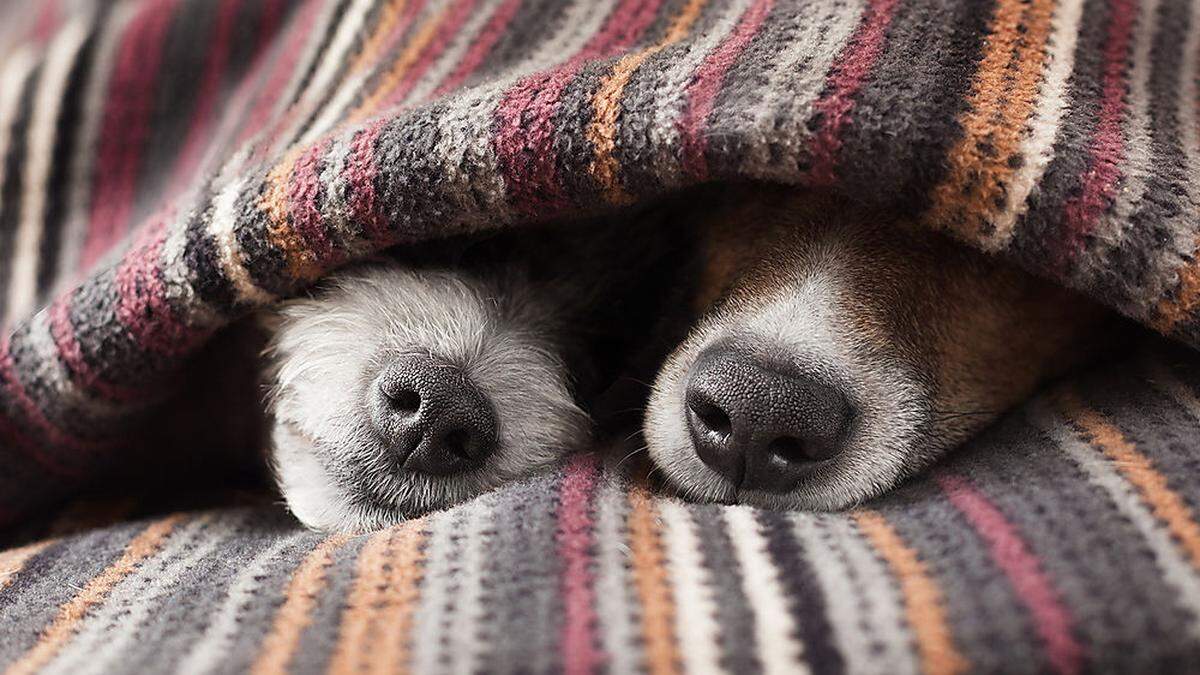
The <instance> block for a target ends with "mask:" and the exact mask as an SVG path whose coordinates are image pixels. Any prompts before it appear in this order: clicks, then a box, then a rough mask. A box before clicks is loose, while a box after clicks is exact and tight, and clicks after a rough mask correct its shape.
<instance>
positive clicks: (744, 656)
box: [692, 506, 761, 673]
mask: <svg viewBox="0 0 1200 675" xmlns="http://www.w3.org/2000/svg"><path fill="white" fill-rule="evenodd" d="M723 512H724V509H723V508H721V507H717V506H697V507H694V508H693V510H692V515H693V517H694V518H695V519H696V526H697V527H698V528H699V529H700V531H701V532H703V533H704V536H702V537H701V538H700V548H701V551H702V552H703V554H704V563H705V564H706V565H707V566H708V568H709V570H710V575H711V578H712V580H713V595H714V596H715V597H716V602H717V623H719V624H720V625H721V627H722V630H721V635H720V640H721V651H722V652H723V657H722V659H721V665H722V666H724V667H725V668H726V669H727V670H730V671H732V672H735V673H748V672H757V671H759V670H761V666H760V664H759V659H758V650H759V648H758V644H757V640H756V639H755V633H754V613H753V612H752V611H751V610H750V607H749V603H748V601H747V599H746V594H745V591H744V590H743V588H742V583H741V578H742V576H743V574H744V573H745V571H744V570H742V568H741V565H740V564H739V563H738V559H737V555H736V554H735V552H734V548H733V541H732V540H731V539H730V536H729V530H728V528H727V526H726V523H725V518H724V517H722V513H723Z"/></svg>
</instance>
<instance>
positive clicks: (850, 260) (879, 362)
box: [644, 189, 1112, 509]
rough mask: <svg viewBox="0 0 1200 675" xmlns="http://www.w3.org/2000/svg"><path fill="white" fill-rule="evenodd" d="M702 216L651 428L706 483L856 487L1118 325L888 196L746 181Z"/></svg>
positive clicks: (920, 457) (924, 457)
mask: <svg viewBox="0 0 1200 675" xmlns="http://www.w3.org/2000/svg"><path fill="white" fill-rule="evenodd" d="M696 224H697V225H698V227H697V229H698V230H699V231H700V232H702V233H703V234H702V237H703V239H702V242H701V245H700V249H701V250H700V256H701V257H700V261H701V268H702V269H701V272H700V274H699V281H698V286H697V288H696V290H695V293H694V296H693V297H694V299H695V300H694V303H693V307H692V310H693V311H694V312H695V314H696V315H697V316H699V319H698V320H697V321H696V322H695V323H694V324H693V328H692V329H691V331H690V333H689V334H688V336H687V337H686V338H685V339H684V340H683V341H682V343H680V344H679V346H678V347H677V348H676V349H675V351H674V353H672V354H671V355H670V357H669V358H667V360H666V362H665V364H664V365H663V366H662V368H661V369H660V371H659V373H658V376H657V379H656V381H655V383H654V388H653V392H652V394H651V397H650V400H649V403H648V405H647V410H646V415H645V428H644V431H645V438H646V441H647V444H648V448H649V454H650V458H651V460H652V461H653V463H654V464H655V465H656V467H657V468H659V469H660V470H661V471H662V473H663V474H664V475H665V477H666V479H667V480H668V482H670V483H671V484H673V485H674V486H675V487H677V488H678V489H680V491H681V492H682V493H683V494H684V495H686V496H689V497H691V498H695V499H700V500H705V501H724V502H728V501H737V502H744V503H750V504H755V505H759V506H765V507H771V508H789V509H790V508H803V509H836V508H843V507H846V506H849V505H852V504H855V503H857V502H859V501H862V500H864V499H868V498H871V497H874V496H876V495H879V494H880V493H882V492H884V491H886V490H888V489H889V488H891V487H893V486H894V485H896V484H897V482H899V481H900V480H901V479H902V478H904V477H905V476H908V475H911V474H913V473H914V472H916V471H919V470H920V469H922V468H924V467H926V466H927V465H928V464H929V463H930V462H931V461H933V460H934V459H936V458H937V457H939V456H941V455H942V454H943V453H945V452H946V451H947V450H948V449H950V448H953V447H954V446H956V445H958V444H960V443H961V442H963V441H964V440H965V439H967V438H968V437H970V436H971V435H973V434H975V433H976V432H978V431H979V430H980V429H981V428H983V427H984V426H986V425H987V424H989V423H990V422H991V421H992V420H993V419H994V418H995V417H996V416H997V415H998V414H999V413H1001V412H1002V411H1004V410H1005V409H1007V408H1009V407H1010V406H1012V405H1014V404H1015V403H1017V402H1019V401H1021V400H1022V399H1025V398H1026V397H1028V396H1029V395H1030V394H1031V393H1032V392H1033V391H1034V390H1035V388H1037V387H1038V385H1039V384H1040V383H1042V382H1043V381H1045V380H1046V379H1048V378H1051V377H1053V376H1056V375H1058V374H1060V373H1062V372H1064V371H1065V370H1067V369H1068V368H1070V367H1072V366H1074V365H1076V364H1079V363H1080V362H1082V361H1085V360H1088V359H1091V358H1094V357H1095V356H1096V355H1097V353H1098V352H1099V351H1100V350H1101V349H1102V348H1104V346H1105V345H1109V344H1111V343H1112V340H1111V339H1110V338H1108V337H1105V336H1106V334H1109V333H1111V332H1112V331H1106V330H1104V328H1105V326H1104V325H1102V324H1105V323H1106V322H1108V321H1110V320H1111V319H1110V318H1109V315H1108V314H1107V313H1106V312H1104V311H1102V310H1101V309H1099V308H1098V307H1097V306H1096V305H1094V304H1092V303H1090V302H1088V301H1086V300H1084V299H1083V298H1081V297H1080V296H1078V295H1076V294H1073V293H1071V292H1068V291H1065V290H1063V289H1061V288H1059V287H1057V286H1054V285H1051V284H1050V283H1048V282H1045V281H1042V280H1039V279H1036V278H1034V277H1032V276H1030V275H1028V274H1026V273H1024V272H1021V271H1019V270H1017V269H1016V268H1014V267H1012V266H1010V265H1008V264H1005V263H1003V262H1001V261H999V260H997V259H994V258H990V257H987V256H985V255H984V254H981V253H977V252H974V251H971V250H968V249H967V248H965V247H963V246H961V245H958V244H956V243H954V242H952V241H950V240H948V239H945V238H942V237H941V236H939V235H934V234H931V233H929V232H927V231H920V232H917V231H914V230H913V229H912V228H911V226H907V225H904V224H902V223H898V222H896V220H895V219H894V218H892V217H889V216H888V215H887V214H880V213H873V212H870V211H868V210H864V209H861V208H856V207H854V206H853V205H850V204H848V203H843V202H837V201H832V200H830V199H828V198H814V197H811V196H805V195H803V194H800V193H798V192H795V191H787V190H782V189H762V190H754V191H745V190H739V191H737V192H736V194H732V195H729V196H727V197H725V198H722V199H721V200H720V204H719V206H717V207H715V208H706V209H705V210H704V213H703V214H701V215H699V216H697V223H696Z"/></svg>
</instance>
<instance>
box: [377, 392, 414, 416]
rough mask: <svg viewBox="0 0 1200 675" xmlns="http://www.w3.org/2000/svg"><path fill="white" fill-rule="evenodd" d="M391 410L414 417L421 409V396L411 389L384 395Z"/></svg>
mask: <svg viewBox="0 0 1200 675" xmlns="http://www.w3.org/2000/svg"><path fill="white" fill-rule="evenodd" d="M384 395H385V396H387V398H388V402H389V403H390V404H391V406H392V409H393V410H395V411H396V412H399V413H404V414H406V415H414V414H416V412H417V411H418V410H420V409H421V395H420V394H418V393H417V392H415V391H413V390H411V389H404V390H402V391H398V392H395V393H393V394H388V393H386V392H385V393H384Z"/></svg>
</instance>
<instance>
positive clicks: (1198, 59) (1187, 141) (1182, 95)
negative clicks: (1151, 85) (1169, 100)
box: [1175, 0, 1200, 226]
mask: <svg viewBox="0 0 1200 675" xmlns="http://www.w3.org/2000/svg"><path fill="white" fill-rule="evenodd" d="M1190 5H1191V7H1190V8H1191V15H1190V17H1189V19H1190V23H1189V24H1188V31H1187V40H1185V41H1184V44H1183V56H1182V58H1183V63H1182V64H1181V65H1180V67H1179V90H1178V91H1179V93H1178V95H1177V96H1176V97H1175V100H1176V101H1177V103H1178V105H1179V108H1178V119H1179V126H1180V130H1179V135H1180V138H1179V140H1180V144H1181V145H1182V146H1183V154H1184V157H1185V159H1186V162H1187V166H1186V172H1185V174H1184V179H1185V182H1184V188H1185V189H1186V190H1187V192H1188V195H1189V196H1190V197H1191V199H1192V203H1193V204H1200V185H1198V184H1197V183H1200V104H1198V103H1197V102H1198V101H1200V91H1197V87H1200V72H1197V69H1200V0H1193V1H1192V2H1191V3H1190ZM1192 224H1193V226H1194V221H1193V223H1192Z"/></svg>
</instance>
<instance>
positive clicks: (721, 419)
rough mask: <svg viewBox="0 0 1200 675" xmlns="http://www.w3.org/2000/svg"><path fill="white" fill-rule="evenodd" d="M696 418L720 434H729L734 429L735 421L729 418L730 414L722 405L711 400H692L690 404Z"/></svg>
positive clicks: (710, 429)
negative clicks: (722, 408)
mask: <svg viewBox="0 0 1200 675" xmlns="http://www.w3.org/2000/svg"><path fill="white" fill-rule="evenodd" d="M688 405H689V407H690V408H691V409H692V412H693V413H695V415H696V418H697V419H699V420H700V423H701V424H703V425H704V427H705V428H706V429H708V430H709V431H713V432H716V433H717V434H718V435H720V436H728V435H729V434H730V433H731V432H732V431H733V422H731V421H730V420H729V415H728V414H726V412H725V411H724V410H721V408H720V406H717V405H715V404H713V403H711V402H709V401H703V400H698V401H692V402H690V403H689V404H688Z"/></svg>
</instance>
